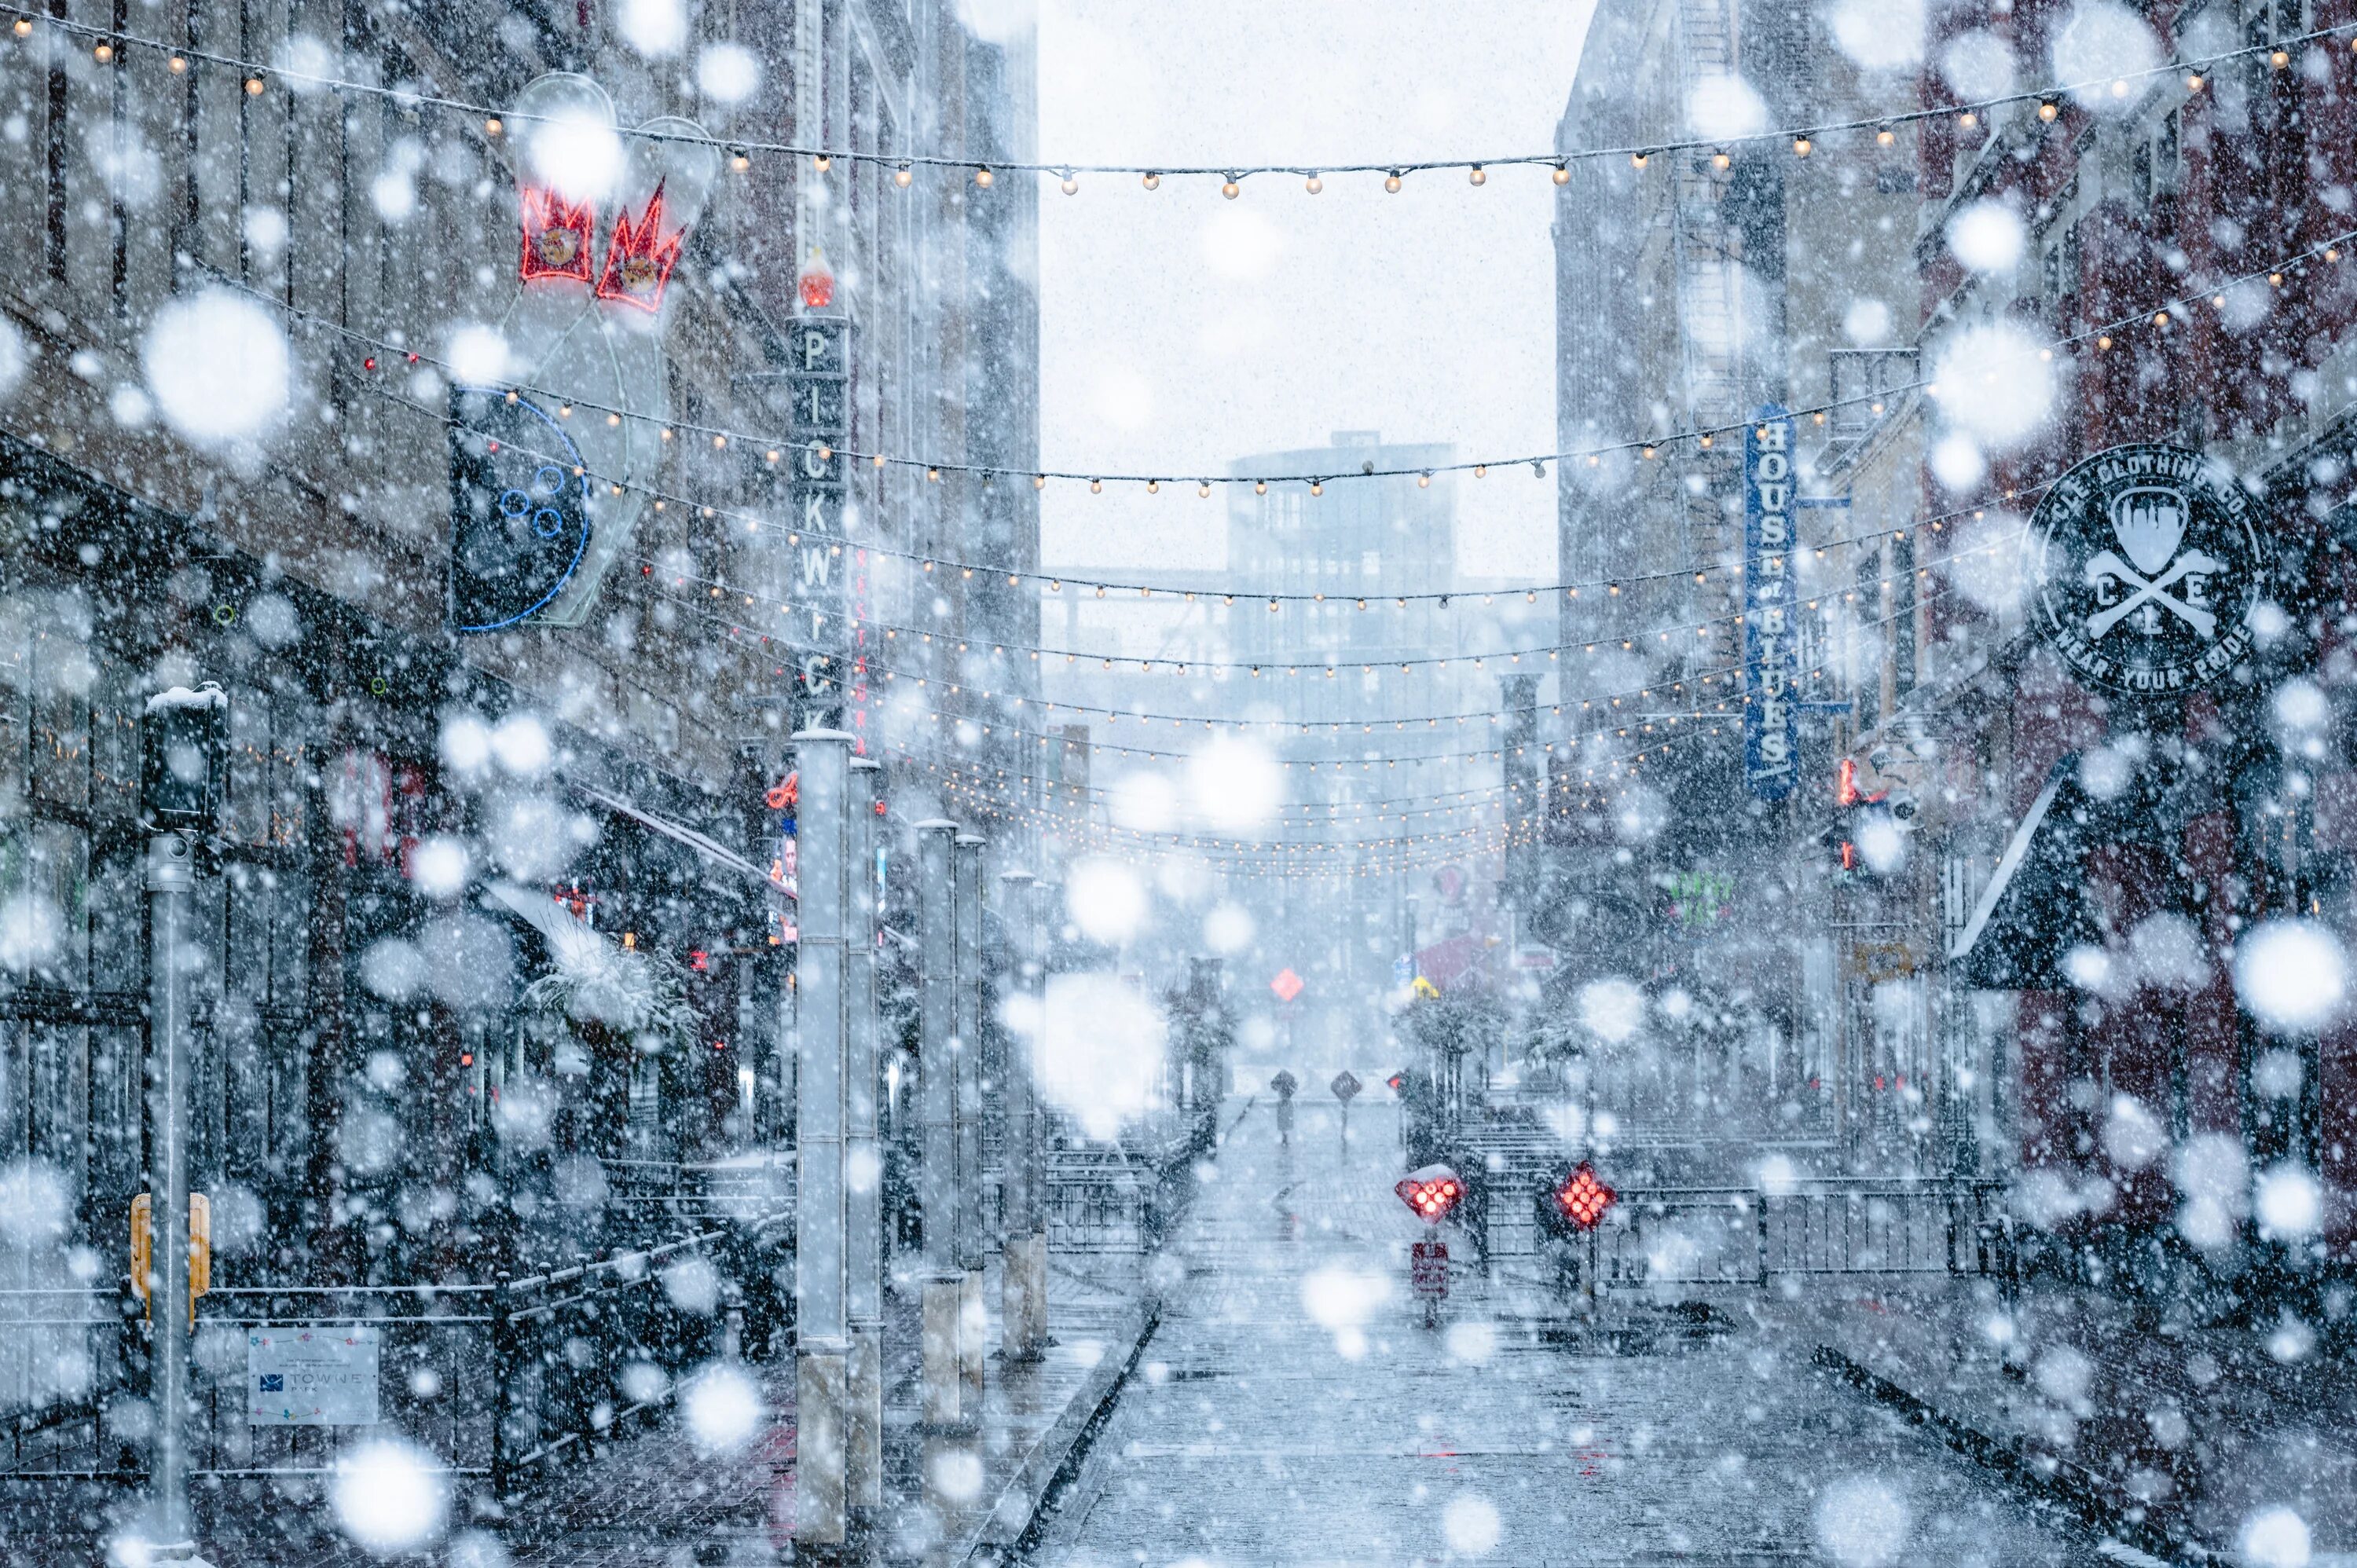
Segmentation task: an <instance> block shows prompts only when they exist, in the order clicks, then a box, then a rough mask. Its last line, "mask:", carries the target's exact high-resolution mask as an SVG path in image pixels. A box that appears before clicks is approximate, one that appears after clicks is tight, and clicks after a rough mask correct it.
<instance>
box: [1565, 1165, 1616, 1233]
mask: <svg viewBox="0 0 2357 1568" xmlns="http://www.w3.org/2000/svg"><path fill="white" fill-rule="evenodd" d="M1551 1196H1553V1197H1554V1198H1555V1208H1558V1209H1560V1210H1561V1211H1562V1213H1563V1217H1564V1218H1565V1219H1568V1220H1570V1221H1571V1222H1572V1223H1573V1224H1574V1225H1577V1226H1578V1227H1579V1228H1580V1229H1581V1230H1595V1229H1596V1227H1597V1225H1598V1222H1599V1221H1601V1220H1602V1219H1603V1218H1604V1211H1605V1210H1606V1209H1608V1208H1611V1207H1612V1203H1613V1200H1614V1199H1615V1198H1617V1197H1620V1194H1619V1193H1616V1192H1614V1191H1613V1190H1612V1189H1611V1188H1610V1187H1607V1186H1605V1185H1604V1184H1603V1182H1601V1181H1599V1180H1598V1179H1597V1175H1596V1167H1595V1166H1594V1165H1589V1164H1588V1163H1587V1161H1585V1160H1582V1161H1581V1162H1580V1164H1579V1168H1578V1169H1577V1170H1575V1171H1573V1172H1572V1173H1571V1174H1570V1175H1569V1176H1566V1177H1564V1178H1563V1180H1561V1181H1559V1182H1557V1183H1556V1184H1555V1191H1554V1193H1553V1194H1552V1195H1551Z"/></svg>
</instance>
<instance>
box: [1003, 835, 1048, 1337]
mask: <svg viewBox="0 0 2357 1568" xmlns="http://www.w3.org/2000/svg"><path fill="white" fill-rule="evenodd" d="M998 881H999V886H1001V887H1003V888H1004V889H1005V890H1006V914H1005V916H1004V918H1005V920H1006V934H1007V947H1008V949H1009V950H1010V951H1011V953H1012V955H1013V957H1014V976H1013V978H1014V981H1015V984H1014V987H1013V989H1014V991H1015V992H1016V993H1017V994H1019V995H1020V996H1022V997H1023V998H1024V999H1025V1002H1026V1004H1027V1005H1026V1006H1025V1008H1024V1009H1023V1011H1024V1012H1025V1013H1028V1015H1029V1018H1030V1027H1029V1029H1028V1031H1026V1030H1023V1029H1009V1030H1008V1031H1007V1032H1006V1069H1005V1070H1006V1091H1005V1092H1006V1186H1005V1188H1004V1194H1005V1210H1004V1213H1003V1215H1002V1223H1001V1226H1000V1230H1001V1232H1002V1234H1003V1235H1004V1236H1005V1238H1006V1240H1005V1243H1004V1247H1003V1250H1002V1253H1001V1256H1002V1259H1003V1261H1002V1262H1001V1263H1000V1265H999V1267H1000V1270H1001V1279H1000V1284H1001V1287H1002V1290H1003V1292H1004V1294H1005V1297H1006V1299H1005V1301H1004V1303H1003V1304H1002V1305H1001V1307H1000V1315H1001V1329H1000V1335H999V1339H1000V1344H1001V1347H1002V1348H1004V1350H1005V1351H1006V1359H1008V1360H1010V1361H1036V1360H1038V1359H1039V1356H1040V1353H1041V1352H1042V1351H1043V1350H1044V1349H1045V1348H1046V1347H1047V1340H1048V1235H1047V1231H1046V1229H1045V1228H1044V1227H1043V1226H1042V1225H1041V1224H1040V1222H1039V1187H1040V1183H1041V1180H1042V1179H1043V1178H1044V1176H1046V1174H1047V1173H1046V1172H1044V1171H1042V1170H1041V1169H1040V1168H1039V1085H1038V1083H1037V1081H1036V1080H1035V1079H1034V1078H1033V1062H1034V1060H1035V1056H1036V1053H1037V1051H1038V1049H1039V1033H1040V1031H1041V1030H1042V1029H1043V1028H1044V1027H1045V1026H1046V1024H1047V1013H1046V1008H1045V1006H1044V1005H1043V1004H1044V1002H1045V992H1046V989H1047V983H1046V976H1045V974H1044V972H1043V970H1044V965H1043V964H1042V962H1041V961H1040V953H1039V898H1040V896H1041V895H1040V889H1039V883H1038V880H1037V879H1036V878H1035V877H1033V876H1032V875H1031V874H1030V873H1029V872H1028V871H1008V872H1003V873H1001V874H1000V875H999V878H998Z"/></svg>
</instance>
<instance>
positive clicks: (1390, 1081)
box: [1383, 1072, 1407, 1094]
mask: <svg viewBox="0 0 2357 1568" xmlns="http://www.w3.org/2000/svg"><path fill="white" fill-rule="evenodd" d="M1383 1087H1384V1088H1385V1089H1388V1090H1391V1091H1392V1092H1393V1093H1394V1094H1397V1093H1398V1092H1399V1091H1400V1090H1403V1089H1405V1088H1406V1087H1407V1074H1405V1073H1404V1072H1395V1073H1394V1074H1392V1075H1391V1077H1389V1078H1387V1079H1383Z"/></svg>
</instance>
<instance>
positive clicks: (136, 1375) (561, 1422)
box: [6, 1209, 792, 1495]
mask: <svg viewBox="0 0 2357 1568" xmlns="http://www.w3.org/2000/svg"><path fill="white" fill-rule="evenodd" d="M791 1219H792V1214H791V1209H788V1210H785V1211H781V1212H780V1211H772V1212H770V1213H769V1214H766V1215H763V1216H761V1217H759V1218H758V1219H752V1220H751V1221H749V1222H747V1223H729V1224H723V1225H719V1226H716V1227H713V1228H710V1229H707V1230H702V1231H699V1232H696V1233H694V1234H692V1235H688V1236H683V1237H682V1238H680V1239H679V1240H674V1241H672V1242H669V1243H667V1244H665V1245H662V1246H659V1247H651V1248H646V1249H642V1250H632V1251H623V1252H619V1253H616V1254H614V1255H612V1256H609V1257H606V1258H601V1259H596V1260H584V1261H582V1262H578V1263H575V1264H573V1265H571V1266H569V1267H565V1268H560V1269H548V1270H543V1271H541V1272H538V1273H532V1274H529V1275H526V1276H524V1277H522V1278H516V1279H509V1278H500V1279H495V1280H493V1281H491V1282H490V1283H456V1284H393V1285H350V1286H345V1285H332V1286H275V1285H273V1286H252V1287H242V1288H220V1287H217V1288H215V1289H214V1290H212V1291H210V1293H208V1294H206V1295H205V1296H203V1297H202V1298H201V1299H200V1300H199V1303H198V1317H197V1324H196V1333H195V1336H194V1339H193V1342H192V1347H191V1358H192V1361H193V1372H194V1377H193V1382H192V1393H193V1396H194V1400H195V1403H196V1410H197V1413H196V1417H195V1419H194V1421H193V1422H192V1423H191V1425H192V1431H191V1434H190V1451H191V1457H192V1459H193V1461H194V1463H193V1465H192V1466H191V1471H192V1473H193V1474H196V1475H210V1476H221V1477H253V1476H289V1475H305V1474H317V1473H319V1472H322V1471H325V1470H327V1469H329V1468H331V1467H332V1466H334V1465H335V1463H336V1461H337V1458H338V1457H339V1455H340V1454H341V1452H342V1451H343V1450H344V1449H345V1448H347V1447H349V1446H351V1445H353V1444H358V1443H361V1442H365V1441H367V1440H368V1439H369V1438H370V1437H371V1435H373V1425H372V1423H370V1422H366V1421H349V1420H348V1421H342V1422H336V1423H332V1424H329V1423H326V1422H324V1421H322V1422H321V1423H318V1424H308V1422H309V1421H311V1420H316V1419H317V1417H318V1416H319V1415H320V1414H321V1413H324V1412H320V1411H318V1410H317V1408H316V1407H315V1410H314V1411H310V1412H300V1411H296V1410H295V1409H293V1408H292V1404H291V1403H290V1404H289V1405H288V1406H284V1407H282V1408H281V1409H280V1411H279V1412H276V1413H275V1414H273V1413H272V1412H270V1411H269V1410H268V1409H267V1408H266V1405H267V1404H268V1403H271V1401H268V1400H265V1399H264V1396H263V1394H262V1392H261V1391H260V1390H259V1389H258V1388H257V1386H256V1384H257V1382H258V1381H259V1380H260V1378H261V1377H262V1376H264V1375H266V1374H258V1373H253V1371H252V1370H251V1369H252V1368H253V1366H254V1364H255V1359H256V1358H257V1354H258V1353H259V1354H262V1355H267V1354H269V1353H270V1352H271V1347H270V1346H269V1345H268V1344H267V1343H266V1342H267V1341H269V1340H271V1339H274V1338H280V1339H283V1338H285V1337H288V1336H295V1337H302V1336H315V1337H322V1338H323V1340H325V1341H334V1340H336V1339H337V1338H338V1337H339V1331H341V1338H342V1340H343V1341H344V1348H343V1349H342V1350H340V1351H333V1352H332V1354H331V1355H330V1356H329V1357H328V1358H327V1359H328V1362H330V1363H331V1364H332V1365H333V1366H335V1367H336V1368H337V1369H339V1370H340V1371H342V1372H343V1373H345V1374H346V1378H347V1381H348V1382H349V1383H350V1386H349V1387H347V1388H346V1389H344V1391H343V1393H344V1396H345V1397H347V1398H348V1399H353V1400H357V1401H358V1402H359V1404H360V1407H361V1410H360V1412H359V1413H363V1414H371V1415H372V1416H373V1421H374V1423H386V1424H390V1425H392V1426H393V1427H394V1428H395V1429H397V1430H398V1431H399V1432H400V1434H401V1435H402V1436H403V1437H404V1439H405V1440H407V1441H409V1442H411V1443H414V1444H417V1445H418V1446H419V1447H421V1448H423V1449H425V1450H426V1451H427V1452H428V1453H429V1454H431V1455H433V1456H434V1457H435V1459H436V1462H437V1464H438V1466H439V1467H440V1468H441V1469H442V1470H444V1471H446V1472H447V1473H449V1474H451V1475H454V1476H459V1477H480V1478H482V1479H483V1480H484V1481H485V1482H487V1483H488V1484H489V1485H490V1487H491V1488H492V1489H493V1491H494V1493H495V1494H500V1495H504V1494H505V1493H507V1492H508V1491H509V1490H510V1489H511V1487H512V1486H513V1485H514V1483H515V1482H516V1480H517V1479H518V1478H519V1477H521V1476H522V1474H523V1473H525V1472H526V1471H528V1470H529V1469H530V1468H531V1467H533V1466H536V1465H538V1464H540V1463H542V1462H544V1461H545V1460H548V1459H550V1458H553V1457H554V1456H556V1455H561V1454H564V1453H565V1452H566V1451H568V1450H570V1449H572V1448H574V1447H576V1446H577V1445H579V1444H583V1443H585V1442H587V1441H589V1440H590V1439H592V1438H594V1437H596V1436H597V1434H600V1433H603V1432H605V1431H608V1430H610V1429H611V1428H613V1427H614V1426H615V1425H617V1424H618V1423H621V1422H623V1421H626V1420H628V1419H629V1418H630V1417H631V1416H632V1415H634V1414H636V1413H638V1412H640V1411H642V1410H645V1409H647V1408H649V1407H650V1406H652V1405H656V1404H660V1403H662V1402H663V1401H665V1400H666V1399H668V1398H669V1397H670V1394H671V1392H672V1391H673V1389H674V1388H675V1386H676V1384H677V1382H678V1380H679V1378H680V1376H681V1375H682V1374H683V1372H684V1371H686V1370H687V1369H690V1368H692V1367H693V1366H694V1365H696V1364H697V1363H700V1362H703V1361H707V1360H710V1359H714V1358H715V1357H716V1356H718V1355H721V1354H722V1353H723V1352H724V1350H726V1349H727V1348H729V1340H730V1337H732V1336H749V1337H766V1336H769V1335H771V1334H774V1333H776V1332H778V1331H780V1329H782V1327H783V1326H785V1324H786V1322H787V1321H788V1320H789V1319H790V1317H791V1305H790V1296H789V1294H788V1291H787V1287H785V1286H784V1285H782V1284H780V1283H779V1282H778V1280H777V1277H776V1274H777V1271H776V1270H775V1269H774V1268H773V1267H771V1266H770V1258H769V1253H770V1251H772V1250H773V1249H774V1248H775V1247H777V1246H780V1245H784V1244H789V1243H790V1242H791ZM781 1229H782V1230H784V1234H782V1235H780V1233H779V1232H780V1230H781ZM126 1303H128V1305H127V1306H126V1305H124V1304H126ZM78 1305H79V1306H80V1308H81V1315H80V1316H71V1317H70V1318H68V1319H66V1320H65V1321H67V1322H70V1324H71V1325H72V1326H73V1328H74V1330H75V1331H78V1332H81V1333H84V1334H87V1335H90V1336H91V1337H93V1342H94V1348H93V1360H96V1359H98V1358H97V1348H96V1347H95V1341H97V1340H99V1339H103V1338H112V1339H113V1341H115V1342H116V1344H117V1346H118V1347H119V1348H116V1349H115V1350H114V1351H113V1355H114V1357H115V1359H116V1361H117V1364H119V1365H120V1366H122V1367H123V1368H124V1369H126V1375H125V1377H124V1381H125V1382H130V1381H132V1380H134V1379H136V1380H138V1381H140V1382H144V1380H145V1375H144V1369H145V1360H146V1356H145V1344H146V1338H147V1335H148V1332H149V1330H148V1326H147V1325H146V1323H145V1319H144V1318H143V1317H141V1316H139V1315H138V1313H137V1305H136V1303H135V1302H130V1299H129V1297H128V1294H127V1292H123V1291H119V1290H118V1291H107V1292H84V1293H81V1300H80V1302H79V1304H78ZM45 1310H46V1309H45ZM22 1320H23V1319H22V1317H21V1316H10V1317H9V1318H7V1319H6V1321H8V1322H11V1323H16V1322H20V1321H22ZM321 1348H322V1349H331V1347H329V1346H327V1345H324V1344H323V1346H322V1347H321ZM280 1375H281V1376H282V1377H283V1376H284V1374H283V1373H282V1374H280ZM371 1385H372V1386H371ZM278 1391H279V1392H281V1393H282V1394H283V1395H285V1396H287V1397H289V1398H290V1400H291V1396H293V1395H294V1394H295V1393H296V1390H294V1389H292V1388H283V1389H281V1390H278ZM59 1408H60V1409H63V1408H66V1407H59ZM95 1412H96V1404H95V1402H92V1403H91V1405H90V1406H89V1408H88V1409H87V1410H86V1411H82V1412H79V1413H77V1414H75V1415H74V1416H73V1417H72V1420H74V1421H78V1422H79V1423H80V1424H81V1427H83V1428H86V1429H87V1437H86V1439H85V1440H83V1441H81V1442H75V1443H71V1444H66V1443H56V1444H46V1445H40V1446H38V1447H36V1448H34V1449H33V1450H32V1451H30V1452H27V1444H26V1443H25V1442H24V1440H23V1436H22V1432H23V1428H22V1427H21V1426H20V1435H19V1439H18V1444H17V1452H16V1454H15V1455H13V1456H12V1462H11V1465H10V1468H9V1470H8V1472H7V1478H8V1479H11V1480H22V1479H32V1478H38V1477H48V1478H52V1479H59V1480H68V1479H73V1480H119V1481H124V1482H128V1483H138V1482H141V1481H144V1479H145V1454H144V1452H143V1451H142V1446H143V1445H134V1444H127V1443H123V1442H120V1441H119V1440H114V1439H113V1435H112V1434H109V1433H108V1432H107V1431H106V1430H105V1426H104V1423H103V1422H102V1420H100V1419H99V1418H98V1416H97V1415H96V1413H95ZM334 1413H337V1414H343V1415H347V1416H349V1415H351V1414H353V1413H355V1412H353V1411H352V1410H351V1409H350V1408H346V1409H344V1410H340V1411H338V1412H334ZM65 1424H67V1423H55V1422H53V1423H51V1426H50V1430H63V1428H64V1426H65ZM111 1443H112V1446H110V1444H111Z"/></svg>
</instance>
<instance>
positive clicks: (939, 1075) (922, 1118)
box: [917, 817, 978, 1427]
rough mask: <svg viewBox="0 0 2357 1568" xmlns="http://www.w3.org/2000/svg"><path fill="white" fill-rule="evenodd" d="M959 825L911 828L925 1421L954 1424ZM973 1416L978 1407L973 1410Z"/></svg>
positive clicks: (957, 1385) (937, 821)
mask: <svg viewBox="0 0 2357 1568" xmlns="http://www.w3.org/2000/svg"><path fill="white" fill-rule="evenodd" d="M956 837H957V824H956V823H955V822H949V821H947V820H945V819H943V818H940V817H935V818H933V819H931V820H930V821H927V822H919V823H918V824H917V854H918V879H919V887H920V893H921V897H920V899H919V902H918V910H919V920H918V932H917V935H918V940H917V965H918V983H917V1004H918V1019H919V1024H918V1029H919V1033H918V1044H917V1048H918V1053H919V1054H918V1058H917V1073H918V1078H919V1079H920V1082H919V1089H918V1092H919V1095H920V1101H921V1104H920V1115H919V1122H920V1127H921V1131H922V1138H923V1143H922V1149H921V1155H922V1161H921V1165H920V1176H919V1179H920V1181H921V1183H922V1184H923V1185H922V1188H921V1191H920V1202H921V1203H922V1205H923V1208H924V1222H925V1247H924V1273H925V1290H924V1308H923V1310H924V1327H923V1337H924V1400H923V1406H922V1414H923V1418H924V1421H925V1423H927V1424H928V1425H931V1426H934V1427H947V1426H954V1425H956V1424H957V1423H958V1422H959V1419H960V1416H961V1413H962V1409H961V1407H962V1400H961V1397H960V1396H961V1395H962V1393H963V1385H962V1383H961V1380H960V1379H959V1376H958V1318H959V1316H960V1313H961V1310H962V1307H963V1302H962V1299H961V1298H962V1296H963V1288H962V1287H963V1283H964V1276H963V1273H961V1272H960V1271H959V1269H958V1266H957V1208H958V1185H957V1062H956V1058H954V1057H953V1056H952V1048H953V1037H954V1036H955V1033H956V996H955V993H956V985H957V981H956V971H955V962H954V955H953V954H952V951H951V949H952V946H953V945H954V943H955V940H956V932H957V922H956V918H955V916H956V910H955V908H954V907H953V899H954V897H955V892H954V889H953V886H952V877H951V875H950V857H951V844H952V840H954V839H955V838H956ZM977 1412H978V1407H977Z"/></svg>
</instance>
